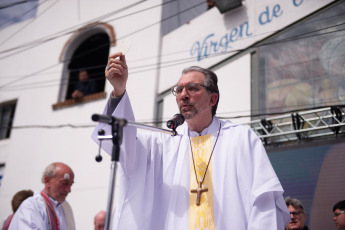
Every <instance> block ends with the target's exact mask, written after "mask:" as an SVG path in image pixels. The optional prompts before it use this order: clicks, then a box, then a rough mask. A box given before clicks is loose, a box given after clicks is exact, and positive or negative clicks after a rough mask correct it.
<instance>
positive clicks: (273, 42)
mask: <svg viewBox="0 0 345 230" xmlns="http://www.w3.org/2000/svg"><path fill="white" fill-rule="evenodd" d="M193 7H194V6H193ZM151 8H152V7H151ZM145 10H146V9H145ZM182 12H183V11H182ZM179 13H181V12H179ZM173 16H176V15H173ZM332 17H335V16H332ZM169 18H170V17H169ZM328 18H330V17H328ZM163 20H166V19H163ZM163 20H161V21H163ZM320 20H321V19H320ZM161 21H160V22H161ZM155 24H157V23H154V24H151V25H149V26H152V25H155ZM343 24H344V23H342V24H338V25H334V26H330V27H327V28H323V29H319V30H315V31H312V32H308V33H306V34H310V33H315V32H317V31H322V30H325V29H330V28H332V27H337V26H340V25H343ZM145 28H147V27H145ZM141 30H143V29H140V30H139V31H141ZM277 31H278V32H280V31H281V30H277ZM338 31H341V30H337V31H331V32H328V33H334V32H338ZM135 32H138V31H135ZM135 32H132V33H131V34H133V33H135ZM269 33H272V32H269ZM324 34H327V33H324ZM261 35H262V34H259V35H256V36H261ZM319 35H320V34H315V35H310V36H319ZM321 35H322V34H321ZM127 36H129V35H126V36H125V37H127ZM310 36H304V37H303V36H302V35H298V36H295V37H291V38H286V39H282V40H276V41H272V42H270V43H265V44H262V45H269V44H276V43H278V42H286V41H291V40H293V39H302V38H307V37H310ZM250 38H252V37H248V38H245V39H250ZM287 39H288V40H287ZM262 45H260V46H262ZM254 47H259V46H258V45H257V46H254ZM96 48H97V47H96ZM96 48H95V49H96ZM239 51H242V50H232V51H229V52H223V53H221V55H224V54H228V53H231V52H239ZM181 52H187V51H181ZM168 55H169V54H168ZM190 60H194V58H191V59H190ZM67 61H69V60H63V63H64V62H67ZM178 61H181V60H178ZM178 61H177V60H176V62H178ZM173 62H174V61H173ZM57 65H59V64H57ZM55 66H56V65H55ZM52 67H53V66H52ZM135 68H141V67H140V66H139V67H132V69H135ZM152 69H154V68H151V69H148V70H152ZM141 71H142V70H141ZM40 72H41V71H40ZM31 76H34V74H30V75H26V76H24V77H23V78H21V79H19V80H18V79H17V80H14V81H11V82H9V83H6V84H5V85H3V86H1V87H0V88H3V87H4V86H8V85H10V84H12V83H16V82H18V81H21V80H23V79H25V78H27V77H31Z"/></svg>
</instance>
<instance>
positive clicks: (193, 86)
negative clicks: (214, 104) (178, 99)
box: [171, 83, 212, 96]
mask: <svg viewBox="0 0 345 230" xmlns="http://www.w3.org/2000/svg"><path fill="white" fill-rule="evenodd" d="M200 86H202V87H205V88H206V89H207V90H209V91H212V90H211V89H210V88H208V87H207V86H205V85H203V84H199V83H189V84H187V85H185V86H182V85H176V86H174V87H173V88H172V89H171V92H172V94H173V95H174V96H180V94H181V93H182V91H183V89H184V88H185V89H186V90H187V92H188V94H193V93H196V92H198V91H199V90H200Z"/></svg>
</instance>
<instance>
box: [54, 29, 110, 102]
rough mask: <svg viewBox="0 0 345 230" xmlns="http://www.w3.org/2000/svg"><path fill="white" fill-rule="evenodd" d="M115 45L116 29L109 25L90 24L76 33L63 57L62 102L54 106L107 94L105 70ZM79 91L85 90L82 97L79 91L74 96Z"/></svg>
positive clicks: (60, 93)
mask: <svg viewBox="0 0 345 230" xmlns="http://www.w3.org/2000/svg"><path fill="white" fill-rule="evenodd" d="M114 45H115V34H114V31H113V28H112V27H111V26H110V25H107V24H102V23H98V24H92V25H88V26H86V27H84V28H81V29H80V30H79V31H78V32H76V33H74V34H73V35H72V37H71V38H70V39H69V40H68V41H67V42H66V45H65V47H64V49H63V52H62V54H61V56H60V61H61V62H63V63H64V65H63V70H62V77H61V82H60V91H59V95H58V103H56V104H54V105H53V109H59V108H63V107H66V106H71V105H75V104H79V103H84V102H88V101H93V100H96V99H100V98H104V97H105V93H104V87H105V77H104V69H105V67H106V64H107V61H108V56H109V50H110V46H114ZM80 72H84V73H85V74H87V75H88V79H87V80H83V81H80V77H79V73H80ZM85 74H84V75H85ZM82 89H83V90H85V89H86V91H83V90H82ZM75 90H79V91H83V92H82V93H83V94H81V96H80V97H78V98H76V97H75V94H74V96H73V97H72V95H73V93H74V92H75Z"/></svg>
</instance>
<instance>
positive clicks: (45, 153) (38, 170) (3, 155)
mask: <svg viewBox="0 0 345 230" xmlns="http://www.w3.org/2000/svg"><path fill="white" fill-rule="evenodd" d="M78 4H80V5H78ZM160 4H161V1H159V0H155V1H149V2H148V1H134V0H131V1H110V0H101V1H91V0H89V1H86V0H83V1H69V0H63V1H47V2H46V3H45V4H42V5H41V7H40V8H39V10H38V14H37V16H36V18H35V19H33V20H32V22H31V23H30V24H28V23H29V21H24V22H21V23H19V24H15V25H13V26H11V27H7V28H3V29H2V30H1V31H0V44H1V43H3V42H4V40H5V39H6V38H7V37H8V36H9V35H11V34H13V33H16V35H14V36H13V38H12V39H9V40H8V41H6V42H5V43H3V44H2V45H1V47H0V52H1V51H2V50H6V49H9V48H12V47H17V46H20V45H22V44H24V43H28V42H32V41H35V40H37V39H40V38H42V37H47V36H48V35H52V34H55V33H56V32H59V31H63V30H65V29H68V28H72V27H73V28H75V29H77V28H80V27H82V26H83V25H84V24H85V23H88V22H90V21H92V20H93V19H95V18H97V17H100V16H102V15H105V14H107V13H109V12H112V11H115V10H118V9H124V8H125V7H127V6H131V5H133V6H132V7H129V8H128V9H124V10H121V12H117V13H113V14H112V15H110V16H109V17H108V18H105V19H102V20H100V22H107V23H109V24H111V25H112V26H113V27H114V30H115V33H116V38H117V39H118V41H120V40H121V37H124V36H126V35H128V34H131V33H133V32H135V31H138V32H136V33H133V34H132V35H131V36H130V40H131V44H132V47H131V50H130V51H129V52H128V55H127V61H128V65H129V71H130V73H131V72H134V70H132V68H133V69H134V68H135V67H138V66H141V65H147V66H150V65H152V64H154V63H156V62H157V60H156V59H157V54H158V46H157V44H158V40H159V31H160V28H159V23H158V24H157V22H159V21H160V16H161V15H160V13H161V6H160ZM156 5H158V7H155V8H152V9H150V10H147V11H143V12H141V13H137V14H133V15H131V16H127V17H122V18H121V19H117V20H114V21H109V22H108V20H110V19H115V18H120V16H125V15H127V14H129V13H133V12H139V11H141V10H142V9H147V8H149V7H152V6H156ZM49 6H51V7H49ZM155 23H156V24H155ZM27 24H28V25H27ZM151 24H155V25H154V26H151V27H149V28H146V29H143V28H145V27H147V25H151ZM25 25H27V26H25ZM24 26H25V27H24ZM141 29H143V30H141ZM17 31H18V32H17ZM70 36H71V33H70V34H66V35H62V36H60V37H59V38H57V39H54V40H51V41H49V42H45V43H43V44H41V45H39V46H35V47H33V48H30V49H27V50H19V51H20V52H18V53H15V52H14V51H13V52H8V53H2V54H1V53H0V86H2V85H3V84H5V83H8V82H10V81H13V80H15V79H20V78H21V77H23V76H25V75H30V74H32V76H31V77H28V78H26V80H20V81H18V83H16V84H13V85H11V87H14V86H16V85H17V86H18V88H16V89H14V88H11V87H10V86H8V87H5V88H2V89H0V103H1V102H5V101H8V100H11V99H16V98H17V99H18V103H17V108H16V112H15V118H14V126H27V125H43V126H54V125H61V124H73V125H76V126H78V125H89V127H87V128H70V127H64V128H22V129H13V130H12V133H11V137H10V138H9V139H7V140H0V163H5V164H6V166H5V170H4V177H3V180H2V185H1V187H0V224H1V223H2V221H3V220H4V219H5V218H6V217H7V216H8V215H9V214H10V213H11V204H10V202H11V199H12V196H13V195H14V194H15V193H16V192H17V191H19V190H22V189H32V190H36V191H40V190H41V189H43V184H41V182H40V179H41V174H42V172H43V170H44V168H45V167H46V166H47V165H48V164H50V163H51V162H53V161H62V162H65V163H66V164H68V165H69V166H71V168H72V169H73V170H74V173H75V183H74V185H73V186H72V192H71V193H70V194H69V196H68V198H67V200H68V201H69V202H70V204H71V206H72V208H73V210H74V215H75V220H76V225H77V229H86V230H87V229H93V218H94V215H95V214H96V213H97V212H98V211H100V210H102V209H104V210H105V209H106V207H107V206H106V203H107V196H108V183H109V178H110V163H111V162H110V157H109V156H108V155H106V154H104V153H103V161H102V162H101V163H97V162H96V161H95V160H94V159H95V156H96V154H97V152H98V147H97V145H95V144H94V143H93V141H91V138H90V135H91V132H92V131H93V127H94V126H95V125H96V124H95V123H94V122H92V121H91V115H92V114H93V113H101V112H102V111H103V108H104V105H105V103H106V99H103V100H99V101H95V102H90V103H86V104H81V105H77V106H72V107H69V108H64V109H61V110H57V111H53V110H52V105H53V104H55V103H56V102H57V98H58V93H59V84H60V78H61V74H62V72H61V71H62V69H63V65H62V64H61V63H58V61H59V57H60V54H61V52H62V49H63V47H64V44H65V43H66V42H67V41H68V39H69V38H70ZM116 50H117V47H112V48H111V51H110V52H111V53H113V52H115V51H116ZM8 54H13V55H12V56H9V57H6V56H7V55H8ZM152 57H154V58H152ZM50 66H54V67H52V68H47V67H50ZM45 68H47V70H44V71H42V72H40V74H35V73H37V72H39V71H41V70H43V69H45ZM151 69H152V70H149V71H140V69H139V71H140V72H137V73H133V74H130V78H129V83H128V92H129V93H130V95H131V99H132V100H133V101H135V104H137V105H138V106H135V108H134V111H135V112H136V114H138V119H146V120H148V119H149V120H152V117H153V106H154V103H153V101H154V95H155V84H154V80H155V78H156V70H155V69H154V68H151ZM42 81H50V82H51V83H50V86H49V87H48V86H44V87H41V88H37V87H36V88H35V87H33V88H32V89H30V87H27V86H28V84H31V83H36V82H42ZM20 85H22V86H23V85H25V88H26V89H22V88H19V86H20ZM138 89H145V94H135V93H134V92H136V91H138ZM106 92H107V95H109V93H110V92H111V87H110V85H109V84H107V85H106ZM143 95H144V96H143ZM141 111H145V112H141Z"/></svg>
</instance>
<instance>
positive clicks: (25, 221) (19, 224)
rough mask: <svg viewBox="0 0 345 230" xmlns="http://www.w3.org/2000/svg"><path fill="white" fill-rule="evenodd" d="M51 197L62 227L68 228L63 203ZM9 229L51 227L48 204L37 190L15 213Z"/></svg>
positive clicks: (63, 228) (62, 229) (62, 228)
mask: <svg viewBox="0 0 345 230" xmlns="http://www.w3.org/2000/svg"><path fill="white" fill-rule="evenodd" d="M49 199H50V201H51V202H52V204H53V207H54V210H55V212H56V215H57V217H58V219H59V226H60V229H61V230H65V229H66V230H67V229H68V227H67V223H66V219H65V214H64V210H63V208H62V204H63V203H59V202H57V201H56V200H54V199H53V198H51V197H49ZM64 202H66V201H64ZM9 229H10V230H18V229H49V220H48V215H47V210H46V206H45V203H44V200H43V198H42V196H41V194H40V193H39V192H35V194H34V196H32V197H29V198H27V199H26V200H24V201H23V203H22V204H21V205H20V207H19V208H18V210H17V211H16V213H15V214H14V216H13V219H12V221H11V224H10V228H9Z"/></svg>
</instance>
